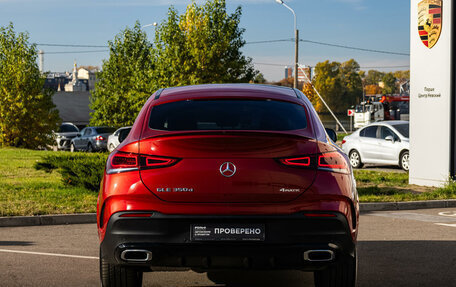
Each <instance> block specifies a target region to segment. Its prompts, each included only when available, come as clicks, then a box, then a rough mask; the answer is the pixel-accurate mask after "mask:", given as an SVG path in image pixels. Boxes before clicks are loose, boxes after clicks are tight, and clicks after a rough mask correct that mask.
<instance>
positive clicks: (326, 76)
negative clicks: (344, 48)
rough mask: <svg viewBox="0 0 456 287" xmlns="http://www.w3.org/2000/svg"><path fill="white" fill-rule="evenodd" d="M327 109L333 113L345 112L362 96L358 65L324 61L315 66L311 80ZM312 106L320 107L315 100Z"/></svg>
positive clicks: (352, 62)
mask: <svg viewBox="0 0 456 287" xmlns="http://www.w3.org/2000/svg"><path fill="white" fill-rule="evenodd" d="M312 83H313V85H314V86H315V88H316V89H317V90H318V91H319V92H320V94H321V96H322V97H323V98H324V99H325V101H326V102H327V104H328V105H329V107H331V109H333V111H335V112H345V111H346V109H347V108H348V107H350V106H351V105H353V104H354V103H356V101H357V99H359V97H360V96H362V81H361V76H360V73H359V64H358V63H357V62H356V61H355V60H353V59H352V60H349V61H347V62H344V63H339V62H330V61H325V62H322V63H318V64H317V65H316V66H315V77H314V78H313V80H312ZM315 101H316V102H314V105H316V107H320V108H319V110H318V109H317V111H318V112H322V111H324V110H323V106H322V105H321V104H318V101H319V99H317V98H315Z"/></svg>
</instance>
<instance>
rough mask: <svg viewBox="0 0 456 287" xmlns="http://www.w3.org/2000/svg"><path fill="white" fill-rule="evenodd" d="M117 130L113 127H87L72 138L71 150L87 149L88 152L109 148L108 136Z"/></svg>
mask: <svg viewBox="0 0 456 287" xmlns="http://www.w3.org/2000/svg"><path fill="white" fill-rule="evenodd" d="M114 131H115V129H114V128H111V127H86V128H83V129H82V131H81V132H80V133H78V135H77V136H76V137H75V138H73V139H72V140H71V146H70V151H72V152H73V151H78V150H85V151H88V152H93V151H104V150H106V149H107V145H108V136H109V135H110V134H112V133H113V132H114Z"/></svg>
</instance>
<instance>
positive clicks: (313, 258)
mask: <svg viewBox="0 0 456 287" xmlns="http://www.w3.org/2000/svg"><path fill="white" fill-rule="evenodd" d="M334 258H335V254H334V251H332V250H308V251H306V252H304V260H305V261H309V262H330V261H333V260H334Z"/></svg>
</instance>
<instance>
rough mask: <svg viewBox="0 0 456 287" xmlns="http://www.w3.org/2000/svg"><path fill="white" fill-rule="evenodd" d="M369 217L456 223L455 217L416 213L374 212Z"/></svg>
mask: <svg viewBox="0 0 456 287" xmlns="http://www.w3.org/2000/svg"><path fill="white" fill-rule="evenodd" d="M369 215H374V216H381V217H391V218H398V219H408V220H416V221H423V222H432V223H436V222H448V223H453V222H456V218H454V217H448V216H447V217H442V216H438V215H430V214H422V213H414V212H373V213H371V214H369Z"/></svg>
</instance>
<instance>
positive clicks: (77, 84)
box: [65, 62, 87, 92]
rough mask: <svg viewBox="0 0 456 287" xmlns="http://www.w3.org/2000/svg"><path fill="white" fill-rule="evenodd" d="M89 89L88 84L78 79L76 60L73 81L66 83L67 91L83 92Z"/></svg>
mask: <svg viewBox="0 0 456 287" xmlns="http://www.w3.org/2000/svg"><path fill="white" fill-rule="evenodd" d="M82 91H87V85H86V84H85V83H83V82H82V81H79V79H78V69H77V65H76V62H74V67H73V75H72V79H71V82H69V83H67V84H66V85H65V92H82Z"/></svg>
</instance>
